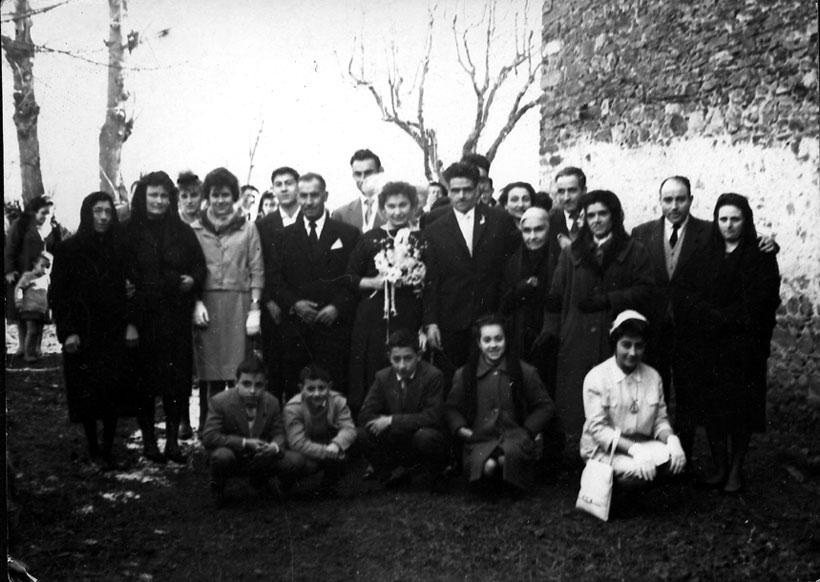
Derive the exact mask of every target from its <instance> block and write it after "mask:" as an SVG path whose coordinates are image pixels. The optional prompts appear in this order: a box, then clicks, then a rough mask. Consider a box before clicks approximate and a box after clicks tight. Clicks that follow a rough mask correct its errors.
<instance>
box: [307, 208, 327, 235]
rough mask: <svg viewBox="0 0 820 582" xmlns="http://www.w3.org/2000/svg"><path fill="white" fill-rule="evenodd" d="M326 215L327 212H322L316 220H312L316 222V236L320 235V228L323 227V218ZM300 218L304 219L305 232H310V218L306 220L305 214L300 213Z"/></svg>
mask: <svg viewBox="0 0 820 582" xmlns="http://www.w3.org/2000/svg"><path fill="white" fill-rule="evenodd" d="M326 217H327V213H326V212H322V215H321V216H320V217H319V218H317V219H316V220H314V222H315V223H316V236H318V237H321V236H322V229H323V228H324V227H325V218H326ZM302 219H303V220H304V223H305V232H307V233H308V234H310V220H308V218H307V216H305V215H304V214H303V215H302Z"/></svg>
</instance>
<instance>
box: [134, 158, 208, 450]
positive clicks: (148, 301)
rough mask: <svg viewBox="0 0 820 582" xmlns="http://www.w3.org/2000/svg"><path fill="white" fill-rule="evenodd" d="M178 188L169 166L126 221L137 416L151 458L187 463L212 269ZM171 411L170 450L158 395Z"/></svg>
mask: <svg viewBox="0 0 820 582" xmlns="http://www.w3.org/2000/svg"><path fill="white" fill-rule="evenodd" d="M177 204H178V198H177V189H176V187H175V185H174V182H173V181H172V180H171V178H170V177H169V176H168V174H166V173H165V172H161V171H160V172H151V173H150V174H147V175H145V176H144V177H143V178H142V180H140V183H139V185H138V186H137V189H136V191H135V193H134V198H133V199H132V201H131V218H130V219H129V221H128V223H127V224H126V225H125V227H124V233H123V244H124V246H125V264H126V268H127V279H128V280H129V281H130V282H131V283H133V285H134V289H135V290H134V296H133V300H132V301H133V310H134V323H135V326H136V333H133V332H134V330H132V329H131V328H129V332H130V333H129V334H128V336H127V342H128V345H130V346H138V349H137V350H135V352H136V353H135V354H134V360H135V361H134V362H133V365H134V375H135V376H136V382H137V386H138V390H139V391H140V394H141V395H142V397H143V402H142V409H141V411H140V414H139V416H138V417H137V420H138V422H139V426H140V430H141V432H142V438H143V446H144V454H145V457H146V458H147V459H149V460H151V461H155V462H160V463H162V462H165V461H166V460H171V461H174V462H175V463H181V464H185V463H187V458H186V456H185V455H184V454H183V452H182V450H181V448H180V446H179V440H178V436H179V423H180V420H181V415H182V407H183V406H185V405H186V404H185V403H186V402H187V399H188V398H189V397H190V395H191V377H192V374H193V353H194V349H193V330H192V327H191V326H192V321H191V315H192V313H193V311H194V305H195V303H196V300H197V299H198V298H199V297H200V296H201V292H202V285H203V283H204V281H205V276H206V273H207V269H206V266H205V257H204V255H203V254H202V248H201V247H200V245H199V242H198V241H197V238H196V235H195V234H194V232H193V231H192V230H191V227H190V226H188V225H187V224H185V223H184V222H183V221H182V219H181V218H180V216H179V211H178V207H177ZM156 396H161V397H162V408H163V410H164V412H165V438H166V444H165V453H164V454H161V453H160V452H159V448H158V447H157V439H156V434H155V427H154V415H155V403H154V400H155V397H156Z"/></svg>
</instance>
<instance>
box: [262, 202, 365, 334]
mask: <svg viewBox="0 0 820 582" xmlns="http://www.w3.org/2000/svg"><path fill="white" fill-rule="evenodd" d="M358 240H359V231H358V230H356V229H355V228H354V227H352V226H350V225H349V224H344V223H342V222H339V221H337V220H333V219H331V218H326V219H325V226H324V228H323V229H322V234H321V236H320V237H319V249H318V252H317V253H316V254H315V255H311V252H310V243H309V241H308V234H307V231H306V230H305V223H304V220H299V221H298V222H296V223H294V224H291V225H290V226H288V227H286V228H285V229H284V230H283V231H282V234H281V237H280V242H279V244H278V245H277V252H276V256H275V257H274V258H273V268H272V273H271V275H272V280H273V288H272V297H273V300H274V301H276V303H278V304H279V306H280V307H281V308H282V310H283V311H284V312H285V313H288V312H289V311H290V310H291V308H292V307H293V304H294V303H296V302H297V301H299V300H300V299H309V300H311V301H315V302H316V303H317V304H318V305H319V309H322V308H324V307H325V306H327V305H330V304H333V305H334V306H335V307H336V309H338V310H339V321H341V322H347V323H349V322H350V321H351V320H352V316H353V313H352V311H353V301H354V295H353V293H352V292H351V288H350V283H349V282H348V280H347V279H346V278H345V277H344V274H345V271H346V270H347V263H348V260H349V259H350V253H351V252H352V251H353V247H355V246H356V242H357V241H358Z"/></svg>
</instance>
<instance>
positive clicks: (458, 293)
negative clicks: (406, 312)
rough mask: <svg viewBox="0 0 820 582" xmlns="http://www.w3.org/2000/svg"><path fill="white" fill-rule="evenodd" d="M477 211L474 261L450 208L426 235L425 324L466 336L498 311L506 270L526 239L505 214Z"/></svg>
mask: <svg viewBox="0 0 820 582" xmlns="http://www.w3.org/2000/svg"><path fill="white" fill-rule="evenodd" d="M475 212H476V214H475V221H474V223H473V254H472V256H470V252H469V250H468V249H467V245H466V243H465V242H464V238H463V237H462V236H461V230H460V229H459V226H458V222H457V219H456V216H455V210H453V209H448V210H447V212H446V213H445V214H444V215H443V216H442V217H441V218H439V219H438V220H436V221H435V222H434V223H433V224H430V225H429V226H428V227H427V230H425V231H424V236H425V240H426V243H427V249H426V251H425V264H426V265H427V279H426V282H425V287H424V299H423V303H424V317H423V322H424V324H425V325H429V324H433V323H435V324H438V326H439V328H441V329H442V330H445V331H450V332H455V331H462V330H466V329H469V327H470V325H472V322H473V321H474V320H475V319H476V318H477V317H478V316H480V315H484V314H487V313H493V312H495V311H496V310H497V309H498V305H499V300H500V298H501V281H502V279H503V276H504V266H505V265H506V263H507V260H508V259H509V258H510V256H512V254H513V253H514V252H515V251H516V249H517V248H518V246H519V245H520V244H521V234H520V233H519V232H518V228H516V226H515V221H514V220H513V218H512V217H511V216H510V215H509V214H507V212H506V211H504V210H496V209H495V208H487V207H486V206H483V205H477V206H476V209H475Z"/></svg>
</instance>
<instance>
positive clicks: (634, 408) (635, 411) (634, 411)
mask: <svg viewBox="0 0 820 582" xmlns="http://www.w3.org/2000/svg"><path fill="white" fill-rule="evenodd" d="M629 412H631V413H632V414H638V399H637V398H636V399H634V400H632V405H631V406H630V407H629Z"/></svg>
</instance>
